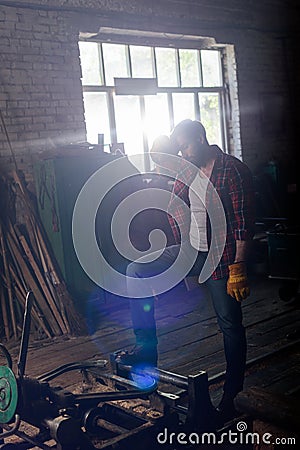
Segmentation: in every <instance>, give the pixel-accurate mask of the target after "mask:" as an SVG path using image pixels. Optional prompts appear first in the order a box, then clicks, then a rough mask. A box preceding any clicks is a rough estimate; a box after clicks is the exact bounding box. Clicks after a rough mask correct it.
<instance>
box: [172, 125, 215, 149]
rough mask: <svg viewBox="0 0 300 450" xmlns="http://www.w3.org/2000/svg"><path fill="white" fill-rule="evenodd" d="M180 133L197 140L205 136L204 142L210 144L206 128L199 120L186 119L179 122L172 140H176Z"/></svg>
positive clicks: (173, 132)
mask: <svg viewBox="0 0 300 450" xmlns="http://www.w3.org/2000/svg"><path fill="white" fill-rule="evenodd" d="M179 135H185V136H187V137H188V138H190V139H191V141H197V140H198V139H199V137H200V136H201V137H203V138H204V142H206V143H207V144H208V142H207V138H206V131H205V128H204V126H203V125H202V123H201V122H199V120H191V119H185V120H182V121H181V122H179V123H178V124H177V125H176V126H175V127H174V129H173V131H172V133H171V136H170V138H171V141H172V142H176V140H177V136H179Z"/></svg>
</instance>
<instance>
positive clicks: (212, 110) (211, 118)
mask: <svg viewBox="0 0 300 450" xmlns="http://www.w3.org/2000/svg"><path fill="white" fill-rule="evenodd" d="M199 104H200V115H201V122H202V123H203V125H204V126H205V129H206V133H207V139H208V142H209V143H210V144H217V145H219V147H222V145H223V144H222V135H221V118H220V100H219V95H218V94H202V93H201V94H199Z"/></svg>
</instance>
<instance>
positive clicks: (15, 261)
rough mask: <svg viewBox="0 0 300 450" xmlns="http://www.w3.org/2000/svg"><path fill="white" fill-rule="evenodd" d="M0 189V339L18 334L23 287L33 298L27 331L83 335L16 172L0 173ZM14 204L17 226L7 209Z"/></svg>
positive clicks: (15, 336)
mask: <svg viewBox="0 0 300 450" xmlns="http://www.w3.org/2000/svg"><path fill="white" fill-rule="evenodd" d="M0 192H1V195H0V198H1V205H0V208H1V220H0V273H1V278H0V281H1V284H0V337H1V338H2V337H5V338H6V340H10V339H18V338H19V336H20V332H21V327H22V323H23V313H24V306H25V300H26V295H27V293H28V291H32V292H33V294H34V298H35V303H34V305H33V308H32V327H33V330H32V332H34V333H35V335H36V336H37V337H39V338H43V337H48V338H51V337H54V336H59V335H65V334H73V335H78V334H82V333H84V332H85V329H84V325H83V320H82V318H81V317H80V315H79V313H78V312H77V310H76V309H75V306H74V302H73V299H72V298H71V296H70V294H69V292H68V291H67V288H66V285H65V283H64V280H63V279H62V276H61V275H60V273H59V270H58V265H57V262H56V261H55V258H54V256H53V254H52V253H51V247H50V245H49V242H48V240H47V238H46V234H45V232H44V229H43V226H42V224H41V222H40V220H39V216H38V214H37V212H36V208H35V202H34V201H33V199H32V196H31V194H30V192H29V191H28V189H27V188H26V185H25V183H24V180H23V178H22V176H21V174H20V172H17V171H15V172H14V173H13V178H12V179H8V178H4V177H2V179H1V183H0ZM12 199H13V200H12ZM10 203H14V205H12V204H10ZM16 203H18V204H19V205H20V207H21V209H22V212H23V219H24V220H22V223H21V224H20V223H17V221H16V219H15V214H14V210H15V208H14V207H12V206H15V204H16ZM23 221H24V223H23Z"/></svg>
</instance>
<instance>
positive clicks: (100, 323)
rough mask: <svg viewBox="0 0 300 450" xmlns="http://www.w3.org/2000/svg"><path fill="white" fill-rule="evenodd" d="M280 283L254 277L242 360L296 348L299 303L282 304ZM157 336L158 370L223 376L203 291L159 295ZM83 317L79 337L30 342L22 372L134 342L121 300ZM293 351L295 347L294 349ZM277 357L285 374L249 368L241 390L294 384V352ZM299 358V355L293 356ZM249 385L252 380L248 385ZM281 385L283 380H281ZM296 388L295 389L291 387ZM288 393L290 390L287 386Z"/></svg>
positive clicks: (14, 346)
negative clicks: (245, 352)
mask: <svg viewBox="0 0 300 450" xmlns="http://www.w3.org/2000/svg"><path fill="white" fill-rule="evenodd" d="M281 285H282V282H281V281H280V280H275V279H268V278H267V277H262V276H259V277H257V276H255V277H254V278H253V279H252V292H251V296H250V297H249V298H248V299H247V300H246V301H245V302H244V303H243V314H244V325H245V327H246V330H247V339H248V361H251V360H253V359H255V358H258V357H262V356H263V355H265V354H269V353H270V352H273V351H274V350H279V349H281V348H282V349H284V348H285V347H286V346H288V347H289V346H290V345H291V344H293V343H295V344H296V343H297V342H298V341H297V339H299V330H300V304H299V303H300V302H299V300H298V301H297V302H295V301H294V300H293V299H292V300H290V301H288V302H284V301H282V300H281V299H280V298H279V295H278V289H279V287H280V286H281ZM156 316H157V326H158V336H159V367H160V368H162V369H165V370H169V371H172V372H176V373H179V374H182V375H189V374H193V373H196V372H197V371H199V370H205V371H207V372H208V377H209V378H211V377H213V376H215V375H216V374H219V373H220V372H222V371H224V369H225V364H224V355H223V342H222V335H221V333H220V331H219V329H218V326H217V322H216V318H215V315H214V312H213V309H212V305H211V302H210V300H209V299H208V298H207V296H206V293H205V291H204V290H203V288H200V287H199V288H195V289H193V290H191V291H187V290H186V288H185V285H184V284H181V285H180V286H179V287H177V288H176V289H174V290H173V291H172V292H170V293H168V294H165V295H164V296H163V297H162V298H160V299H159V300H158V301H157V303H156ZM86 318H87V324H88V328H89V329H90V334H88V335H85V336H80V337H66V336H64V337H57V338H53V339H44V340H41V341H31V342H30V345H29V353H28V358H27V367H26V373H27V375H30V376H37V375H39V374H41V373H43V372H46V371H48V370H51V369H53V368H55V367H57V366H58V365H60V364H65V363H68V362H72V361H80V360H85V359H90V358H95V357H97V358H101V359H102V358H103V359H108V358H109V354H110V353H112V352H113V351H115V350H118V349H124V348H130V347H131V345H133V343H134V338H133V334H132V330H131V323H130V313H129V307H128V303H127V301H126V300H120V299H116V298H113V297H110V298H108V299H107V301H106V303H105V304H103V303H101V304H99V305H95V304H92V305H90V307H87V311H86ZM18 347H19V344H18V343H13V342H11V343H9V345H8V348H9V350H10V351H11V353H12V356H13V359H14V360H16V359H17V356H18ZM294 347H295V346H294ZM294 347H293V348H291V350H290V352H292V354H293V355H294V356H295V364H294V361H293V359H291V357H289V360H288V364H284V363H285V362H287V361H286V358H287V355H288V353H287V350H286V351H283V352H282V354H281V355H280V360H282V363H283V366H285V369H284V370H282V368H280V370H279V369H278V373H276V368H274V367H273V372H274V373H275V375H274V376H273V377H271V378H270V376H269V374H266V380H265V379H264V378H265V376H264V371H261V370H260V371H259V373H258V374H257V373H255V372H256V371H255V370H254V369H253V367H255V365H254V366H253V365H252V366H251V367H250V368H249V370H248V371H247V375H246V386H249V385H251V384H252V383H255V384H256V385H257V384H259V385H261V386H263V385H265V384H266V383H267V384H269V385H270V386H271V385H274V386H273V387H274V389H275V390H277V389H278V390H279V391H283V392H284V393H286V387H285V384H284V383H286V385H288V384H289V383H292V384H295V383H296V382H297V377H296V376H295V375H297V374H299V370H300V369H299V366H297V362H298V361H297V352H296V347H295V348H294ZM298 356H299V354H298ZM72 377H73V374H66V376H64V377H63V379H62V380H60V382H61V383H62V384H63V385H66V386H68V385H70V386H71V385H72ZM252 380H253V381H252ZM284 380H285V381H284ZM295 388H296V386H295ZM291 389H292V387H291Z"/></svg>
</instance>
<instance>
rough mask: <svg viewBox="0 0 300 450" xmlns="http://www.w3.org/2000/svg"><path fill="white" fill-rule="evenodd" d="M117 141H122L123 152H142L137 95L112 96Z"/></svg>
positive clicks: (131, 153)
mask: <svg viewBox="0 0 300 450" xmlns="http://www.w3.org/2000/svg"><path fill="white" fill-rule="evenodd" d="M114 105H115V113H116V127H117V139H118V142H124V147H125V153H126V154H127V155H135V154H138V153H143V135H142V121H141V116H140V104H139V97H138V96H135V95H134V96H133V95H128V96H127V95H116V96H114Z"/></svg>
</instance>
